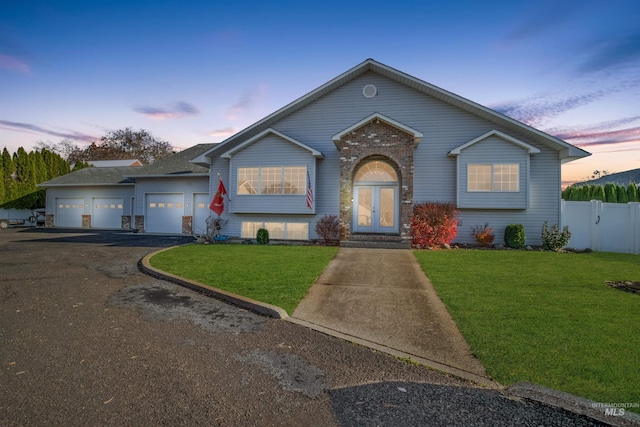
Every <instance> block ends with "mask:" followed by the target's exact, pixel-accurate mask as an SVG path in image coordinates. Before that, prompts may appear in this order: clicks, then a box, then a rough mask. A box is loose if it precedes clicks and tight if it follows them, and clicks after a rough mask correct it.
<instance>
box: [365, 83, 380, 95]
mask: <svg viewBox="0 0 640 427" xmlns="http://www.w3.org/2000/svg"><path fill="white" fill-rule="evenodd" d="M377 94H378V89H377V88H376V87H375V86H374V85H365V86H364V87H363V88H362V95H363V96H364V97H365V98H373V97H374V96H376V95H377Z"/></svg>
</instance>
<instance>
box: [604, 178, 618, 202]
mask: <svg viewBox="0 0 640 427" xmlns="http://www.w3.org/2000/svg"><path fill="white" fill-rule="evenodd" d="M604 197H605V199H604V201H605V202H607V203H618V195H617V193H616V187H615V185H613V183H611V182H607V183H606V184H605V185H604Z"/></svg>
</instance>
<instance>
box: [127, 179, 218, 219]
mask: <svg viewBox="0 0 640 427" xmlns="http://www.w3.org/2000/svg"><path fill="white" fill-rule="evenodd" d="M208 181H209V180H208V178H207V177H206V176H203V177H190V178H170V177H168V178H137V179H136V195H135V214H134V215H144V214H145V197H144V196H145V194H148V193H182V194H183V195H184V200H183V202H184V213H183V214H182V215H183V216H193V194H194V193H204V192H206V191H207V190H208ZM214 193H215V191H214Z"/></svg>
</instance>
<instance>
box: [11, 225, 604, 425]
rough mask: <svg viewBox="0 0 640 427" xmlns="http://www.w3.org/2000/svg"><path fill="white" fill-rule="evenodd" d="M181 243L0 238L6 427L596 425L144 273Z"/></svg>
mask: <svg viewBox="0 0 640 427" xmlns="http://www.w3.org/2000/svg"><path fill="white" fill-rule="evenodd" d="M188 241H192V239H191V238H189V237H172V236H145V235H139V234H133V233H123V232H106V231H105V232H98V231H65V230H48V229H10V230H2V231H1V232H0V366H1V368H2V369H0V425H3V426H19V425H29V426H38V425H92V426H93V425H109V426H112V425H322V426H330V425H345V426H347V425H354V426H355V425H422V426H424V425H461V426H462V425H464V426H474V425H492V426H511V425H523V426H527V425H531V426H533V425H535V426H537V425H583V426H587V425H589V426H591V425H601V424H600V423H598V422H596V421H594V420H592V419H589V418H585V417H582V416H579V415H575V414H573V413H570V412H567V411H565V410H562V409H556V408H553V407H550V406H547V405H544V404H541V403H538V402H535V401H529V400H527V399H519V398H514V397H512V396H511V395H509V394H508V393H505V392H502V391H499V390H494V389H484V388H481V387H477V386H476V385H474V384H472V383H470V382H467V381H465V380H461V379H459V378H456V377H453V376H450V375H445V374H442V373H439V372H437V371H433V370H428V369H426V368H424V367H421V366H416V365H413V364H408V363H404V362H402V361H400V360H398V359H395V358H393V357H391V356H388V355H387V354H384V353H380V352H376V351H373V350H371V349H369V348H365V347H361V346H357V345H353V344H351V343H349V342H347V341H344V340H340V339H337V338H335V337H331V336H328V335H325V334H322V333H319V332H317V331H314V330H311V329H308V328H305V327H303V326H300V325H297V324H293V323H290V322H285V321H281V320H274V319H269V318H265V317H261V316H258V315H256V314H253V313H251V312H248V311H246V310H243V309H240V308H237V307H234V306H231V305H227V304H224V303H221V302H219V301H217V300H213V299H211V298H208V297H205V296H203V295H200V294H198V293H196V292H193V291H191V290H188V289H185V288H182V287H180V286H177V285H174V284H171V283H168V282H164V281H162V280H157V279H154V278H152V277H150V276H147V275H145V274H142V273H140V272H139V271H138V269H137V263H138V261H139V260H140V259H141V258H142V257H143V256H144V255H146V254H148V253H149V252H151V251H154V250H157V249H160V248H162V247H167V246H172V245H176V244H181V243H184V242H188Z"/></svg>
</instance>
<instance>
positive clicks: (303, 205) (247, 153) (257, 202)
mask: <svg viewBox="0 0 640 427" xmlns="http://www.w3.org/2000/svg"><path fill="white" fill-rule="evenodd" d="M315 164H316V158H315V157H313V155H312V154H311V152H310V151H309V150H306V149H304V148H302V147H300V146H297V145H295V144H292V143H291V142H289V141H285V140H283V139H282V138H280V137H279V136H276V135H268V136H266V137H265V138H263V139H261V140H260V141H256V142H254V143H253V144H251V145H250V146H248V147H246V148H244V149H242V150H241V151H239V152H237V153H235V154H234V155H233V157H232V158H231V162H230V168H231V173H230V176H229V181H228V182H229V186H226V189H227V192H228V193H229V196H230V198H231V199H232V200H233V203H230V209H229V211H230V212H233V213H265V214H276V213H288V214H313V213H314V212H313V210H310V209H309V208H308V207H307V196H306V179H305V184H304V186H305V190H304V191H305V192H304V193H303V194H295V195H285V194H283V195H247V194H244V195H239V194H237V188H238V168H241V167H259V166H261V167H269V166H305V167H306V168H307V171H308V172H309V175H310V177H311V181H312V188H315V185H314V184H313V177H314V176H315ZM214 181H215V180H214ZM213 194H215V190H214V193H213Z"/></svg>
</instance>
